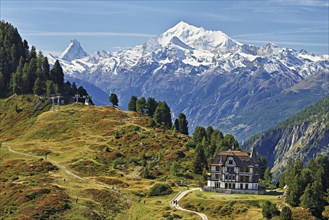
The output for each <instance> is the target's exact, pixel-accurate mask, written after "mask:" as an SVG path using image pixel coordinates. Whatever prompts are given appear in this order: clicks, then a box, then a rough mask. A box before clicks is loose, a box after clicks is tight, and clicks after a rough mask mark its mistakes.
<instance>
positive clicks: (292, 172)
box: [279, 155, 329, 218]
mask: <svg viewBox="0 0 329 220" xmlns="http://www.w3.org/2000/svg"><path fill="white" fill-rule="evenodd" d="M328 177H329V159H328V157H327V156H324V155H318V156H317V157H316V158H312V159H310V160H309V162H308V164H307V165H305V166H304V165H303V161H302V160H301V159H296V160H290V161H289V162H288V165H287V169H286V171H285V172H284V173H282V174H281V176H280V181H279V185H280V186H281V187H283V186H284V185H287V187H288V190H287V199H286V201H287V203H288V204H290V205H291V206H294V207H296V206H301V207H303V208H307V209H309V210H310V212H311V213H312V214H313V215H314V216H316V217H319V218H321V217H322V212H323V210H324V207H325V206H326V205H328V204H329V178H328ZM327 217H329V216H327Z"/></svg>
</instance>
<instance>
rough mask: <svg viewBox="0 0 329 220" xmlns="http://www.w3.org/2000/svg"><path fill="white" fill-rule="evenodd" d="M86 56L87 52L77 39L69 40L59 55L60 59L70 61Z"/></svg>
mask: <svg viewBox="0 0 329 220" xmlns="http://www.w3.org/2000/svg"><path fill="white" fill-rule="evenodd" d="M86 56H88V54H87V53H86V52H85V51H84V50H83V49H82V47H81V45H80V42H79V41H77V40H75V39H74V40H71V41H70V43H69V45H68V46H67V48H66V49H65V50H64V52H63V53H62V54H61V55H60V57H59V58H60V59H62V60H66V61H72V60H75V59H80V58H83V57H86Z"/></svg>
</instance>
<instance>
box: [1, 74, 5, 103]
mask: <svg viewBox="0 0 329 220" xmlns="http://www.w3.org/2000/svg"><path fill="white" fill-rule="evenodd" d="M4 96H5V81H4V80H3V74H2V72H0V97H4Z"/></svg>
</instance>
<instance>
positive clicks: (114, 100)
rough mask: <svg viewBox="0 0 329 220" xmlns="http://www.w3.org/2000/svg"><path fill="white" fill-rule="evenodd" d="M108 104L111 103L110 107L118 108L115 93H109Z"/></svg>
mask: <svg viewBox="0 0 329 220" xmlns="http://www.w3.org/2000/svg"><path fill="white" fill-rule="evenodd" d="M110 102H111V103H112V106H113V107H114V106H118V104H119V99H118V97H117V95H116V94H115V93H111V95H110Z"/></svg>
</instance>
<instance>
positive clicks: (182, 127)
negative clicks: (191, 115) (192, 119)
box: [175, 113, 188, 135]
mask: <svg viewBox="0 0 329 220" xmlns="http://www.w3.org/2000/svg"><path fill="white" fill-rule="evenodd" d="M175 122H176V121H175ZM187 125H188V122H187V119H186V116H185V114H184V113H179V115H178V131H179V132H180V133H182V134H186V135H188V126H187ZM175 126H176V125H175Z"/></svg>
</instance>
